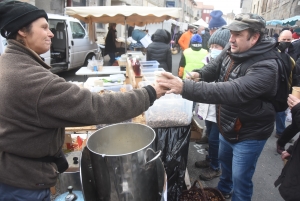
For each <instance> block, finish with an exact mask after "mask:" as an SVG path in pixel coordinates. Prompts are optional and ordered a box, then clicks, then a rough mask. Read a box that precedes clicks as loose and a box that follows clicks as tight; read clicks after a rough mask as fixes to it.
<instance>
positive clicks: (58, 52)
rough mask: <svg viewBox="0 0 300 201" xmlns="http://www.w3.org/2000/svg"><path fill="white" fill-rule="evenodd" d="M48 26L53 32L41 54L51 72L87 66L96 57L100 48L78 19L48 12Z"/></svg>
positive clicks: (98, 55)
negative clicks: (48, 47) (50, 39)
mask: <svg viewBox="0 0 300 201" xmlns="http://www.w3.org/2000/svg"><path fill="white" fill-rule="evenodd" d="M48 23H49V28H50V30H51V31H52V33H53V34H54V37H53V38H52V45H51V48H50V50H49V51H48V52H46V53H44V54H42V55H41V57H43V58H44V59H45V62H46V63H47V64H48V65H50V66H51V67H52V68H51V69H50V70H51V71H52V72H53V73H58V72H62V71H68V70H71V69H74V68H78V67H82V66H87V64H88V60H89V59H92V57H93V56H95V57H96V59H98V58H99V57H100V56H101V50H100V48H98V45H97V43H96V42H95V41H93V42H91V41H90V40H89V38H88V34H87V31H86V30H85V28H84V27H83V26H82V24H81V23H80V21H79V20H77V19H75V18H73V17H67V16H62V15H56V14H48ZM0 42H1V45H2V44H3V47H2V46H0V55H1V54H2V53H3V52H4V48H5V44H6V40H5V38H2V37H1V36H0Z"/></svg>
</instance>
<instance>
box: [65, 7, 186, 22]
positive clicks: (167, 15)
mask: <svg viewBox="0 0 300 201" xmlns="http://www.w3.org/2000/svg"><path fill="white" fill-rule="evenodd" d="M180 11H181V8H165V7H144V6H88V7H66V14H67V15H69V16H72V17H74V18H77V19H79V20H81V21H84V22H86V23H90V22H93V23H117V24H123V25H125V24H128V25H130V26H135V25H137V26H144V25H145V24H149V23H157V22H163V21H164V20H168V19H176V18H179V17H180ZM125 20H126V21H125Z"/></svg>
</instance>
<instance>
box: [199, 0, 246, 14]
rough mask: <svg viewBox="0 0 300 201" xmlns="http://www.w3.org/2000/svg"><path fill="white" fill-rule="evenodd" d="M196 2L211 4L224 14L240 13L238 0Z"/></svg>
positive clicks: (200, 0) (202, 0)
mask: <svg viewBox="0 0 300 201" xmlns="http://www.w3.org/2000/svg"><path fill="white" fill-rule="evenodd" d="M196 2H203V3H204V4H205V5H213V6H214V7H215V10H221V11H222V12H223V13H224V14H227V13H231V12H232V10H233V12H234V13H235V14H238V13H240V12H241V11H240V0H196Z"/></svg>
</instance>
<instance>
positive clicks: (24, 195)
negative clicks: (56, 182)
mask: <svg viewBox="0 0 300 201" xmlns="http://www.w3.org/2000/svg"><path fill="white" fill-rule="evenodd" d="M8 200H9V201H28V200H30V201H50V189H41V190H28V189H23V188H17V187H13V186H9V185H6V184H3V183H0V201H8Z"/></svg>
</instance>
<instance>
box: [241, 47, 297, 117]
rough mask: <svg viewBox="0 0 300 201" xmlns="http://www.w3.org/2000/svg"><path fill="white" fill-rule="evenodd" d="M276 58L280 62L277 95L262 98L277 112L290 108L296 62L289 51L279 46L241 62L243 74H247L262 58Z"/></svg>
mask: <svg viewBox="0 0 300 201" xmlns="http://www.w3.org/2000/svg"><path fill="white" fill-rule="evenodd" d="M268 59H275V60H276V62H277V64H278V78H277V91H276V95H275V97H270V98H264V97H263V98H261V99H263V100H266V101H268V102H271V103H272V105H273V106H274V108H275V111H276V112H283V111H285V110H286V109H287V108H288V104H287V98H288V96H289V94H290V92H291V88H292V75H293V73H292V72H293V70H294V67H295V62H294V60H293V58H292V57H290V55H288V54H287V53H285V52H284V51H283V52H280V50H278V49H277V48H274V49H273V50H270V51H268V52H265V53H264V54H262V55H258V56H255V57H253V58H251V59H248V60H246V61H245V62H243V63H242V64H241V67H240V69H241V71H240V72H241V75H242V76H243V75H245V73H246V71H247V69H248V67H250V66H252V65H253V64H254V63H257V62H259V61H262V60H268Z"/></svg>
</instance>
